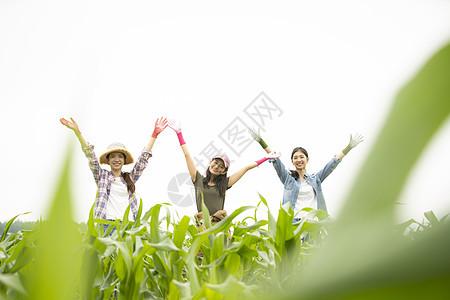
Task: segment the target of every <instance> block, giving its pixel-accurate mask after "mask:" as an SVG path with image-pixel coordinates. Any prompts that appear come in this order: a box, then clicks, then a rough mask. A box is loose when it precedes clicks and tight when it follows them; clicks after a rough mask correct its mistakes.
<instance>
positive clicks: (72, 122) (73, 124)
mask: <svg viewBox="0 0 450 300" xmlns="http://www.w3.org/2000/svg"><path fill="white" fill-rule="evenodd" d="M59 121H60V122H61V124H63V125H64V126H66V127H67V128H69V129H72V131H73V132H74V133H75V136H76V137H77V138H78V141H79V142H80V144H81V147H82V148H86V147H87V146H88V143H87V142H86V140H85V139H84V137H83V135H82V134H81V131H80V128H79V127H78V124H77V122H75V120H74V119H72V118H70V121H68V120H66V119H64V118H61V119H59Z"/></svg>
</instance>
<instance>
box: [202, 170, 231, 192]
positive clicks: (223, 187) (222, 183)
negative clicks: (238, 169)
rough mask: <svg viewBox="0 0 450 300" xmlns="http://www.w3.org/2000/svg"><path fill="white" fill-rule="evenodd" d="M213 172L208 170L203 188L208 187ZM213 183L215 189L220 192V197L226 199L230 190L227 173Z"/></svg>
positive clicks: (217, 177) (216, 178)
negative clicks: (226, 194)
mask: <svg viewBox="0 0 450 300" xmlns="http://www.w3.org/2000/svg"><path fill="white" fill-rule="evenodd" d="M211 176H212V174H211V172H210V171H209V167H208V168H207V169H206V176H205V178H203V186H206V187H208V182H209V180H210V179H211ZM213 182H214V184H215V186H214V188H216V189H217V190H218V191H219V195H220V196H221V197H224V198H225V192H226V191H227V188H228V180H227V173H225V174H222V175H219V176H216V177H215V178H214V179H213Z"/></svg>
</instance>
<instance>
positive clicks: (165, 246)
mask: <svg viewBox="0 0 450 300" xmlns="http://www.w3.org/2000/svg"><path fill="white" fill-rule="evenodd" d="M148 245H150V246H152V247H153V248H155V249H158V250H163V251H179V250H180V248H178V247H177V246H176V245H175V244H174V242H173V241H172V240H171V239H164V240H162V241H160V242H159V243H148Z"/></svg>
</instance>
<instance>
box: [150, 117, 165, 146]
mask: <svg viewBox="0 0 450 300" xmlns="http://www.w3.org/2000/svg"><path fill="white" fill-rule="evenodd" d="M167 125H168V124H167V119H166V118H163V117H161V118H159V119H157V120H156V122H155V129H154V130H153V133H152V136H151V137H150V140H149V141H148V143H147V145H146V146H145V150H147V152H150V151H152V148H153V145H154V144H155V141H156V138H157V137H158V134H160V133H161V132H162V131H163V130H164V129H165V128H166V127H167Z"/></svg>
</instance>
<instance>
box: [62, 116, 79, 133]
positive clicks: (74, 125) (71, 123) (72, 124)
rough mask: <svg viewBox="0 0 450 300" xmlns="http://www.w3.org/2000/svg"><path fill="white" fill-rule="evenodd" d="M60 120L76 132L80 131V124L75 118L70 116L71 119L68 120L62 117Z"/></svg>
mask: <svg viewBox="0 0 450 300" xmlns="http://www.w3.org/2000/svg"><path fill="white" fill-rule="evenodd" d="M59 121H60V122H61V124H63V125H64V126H66V127H67V128H69V129H72V130H73V131H76V132H80V129H79V128H78V124H77V122H75V120H74V119H72V118H70V121H68V120H66V119H64V118H61V119H59Z"/></svg>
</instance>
